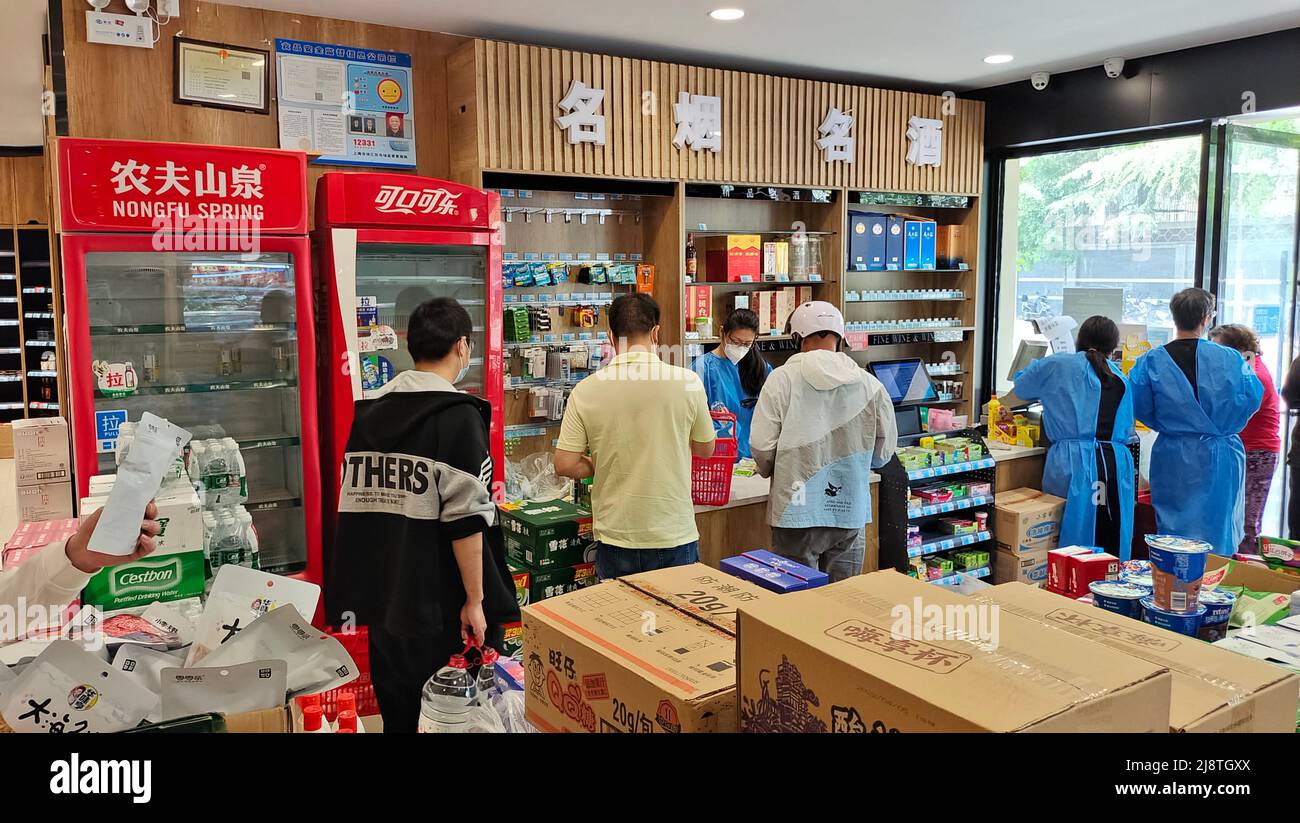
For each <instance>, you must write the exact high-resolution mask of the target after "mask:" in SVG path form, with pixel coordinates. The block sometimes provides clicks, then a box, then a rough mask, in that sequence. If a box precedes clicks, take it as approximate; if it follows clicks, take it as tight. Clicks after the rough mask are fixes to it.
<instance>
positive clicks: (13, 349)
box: [0, 346, 23, 354]
mask: <svg viewBox="0 0 1300 823" xmlns="http://www.w3.org/2000/svg"><path fill="white" fill-rule="evenodd" d="M22 353H23V350H22V348H20V347H19V346H6V347H5V348H2V349H0V354H22Z"/></svg>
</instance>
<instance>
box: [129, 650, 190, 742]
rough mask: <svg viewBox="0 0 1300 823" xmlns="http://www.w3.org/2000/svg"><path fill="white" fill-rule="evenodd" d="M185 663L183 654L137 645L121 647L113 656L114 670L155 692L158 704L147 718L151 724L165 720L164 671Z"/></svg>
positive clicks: (156, 703)
mask: <svg viewBox="0 0 1300 823" xmlns="http://www.w3.org/2000/svg"><path fill="white" fill-rule="evenodd" d="M178 655H179V656H178ZM183 662H185V654H184V653H183V652H182V653H178V652H165V651H161V650H159V649H154V648H150V647H148V646H141V645H138V644H135V643H127V644H125V645H123V646H120V647H119V648H118V650H117V654H116V655H114V656H113V668H115V669H117V670H118V671H119V672H121V673H122V674H123V675H125V676H126V677H128V678H130V679H132V680H134V681H135V682H136V683H137V684H138V685H140V686H142V687H143V688H145V689H148V690H149V691H150V692H153V694H154V697H155V698H156V702H155V704H154V707H153V709H152V710H150V712H149V716H148V718H147V719H148V721H149V722H150V723H157V722H159V721H161V720H162V719H163V718H162V673H163V669H174V668H176V667H177V666H180V665H181V664H182V663H183Z"/></svg>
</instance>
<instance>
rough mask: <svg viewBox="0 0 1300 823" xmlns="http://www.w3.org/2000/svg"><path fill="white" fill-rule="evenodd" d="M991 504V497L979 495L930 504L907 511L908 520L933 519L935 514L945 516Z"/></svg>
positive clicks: (989, 495)
mask: <svg viewBox="0 0 1300 823" xmlns="http://www.w3.org/2000/svg"><path fill="white" fill-rule="evenodd" d="M992 502H993V495H991V494H981V495H976V496H975V497H963V498H961V499H960V500H949V501H947V502H945V503H931V504H930V505H928V506H920V507H917V508H911V509H908V510H907V519H908V520H919V519H921V518H923V517H934V516H935V515H936V514H947V513H948V512H958V511H962V510H964V509H973V508H975V507H976V506H987V505H989V504H991V503H992Z"/></svg>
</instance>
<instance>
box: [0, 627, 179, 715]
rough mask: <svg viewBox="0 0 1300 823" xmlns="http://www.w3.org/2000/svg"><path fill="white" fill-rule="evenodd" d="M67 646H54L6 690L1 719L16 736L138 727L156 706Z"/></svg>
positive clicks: (127, 680) (59, 642)
mask: <svg viewBox="0 0 1300 823" xmlns="http://www.w3.org/2000/svg"><path fill="white" fill-rule="evenodd" d="M157 699H158V698H157V695H155V694H153V693H152V692H150V691H149V690H148V689H146V688H144V687H142V686H140V685H139V684H138V683H136V682H135V681H134V680H132V678H130V677H127V676H125V675H123V674H122V673H121V672H119V671H117V670H116V669H114V668H113V667H112V666H110V665H108V664H107V663H105V662H104V661H103V660H101V659H99V658H98V657H96V656H95V655H93V654H91V653H90V652H88V651H86V650H85V649H83V648H81V646H79V645H77V644H76V643H73V642H72V641H71V640H63V639H59V640H55V641H54V642H52V643H51V644H50V645H49V647H48V648H46V650H45V651H44V652H42V653H41V655H40V657H38V658H36V659H35V660H34V661H32V663H31V664H30V665H28V666H27V667H26V668H25V669H24V670H23V673H22V674H21V675H19V676H18V679H17V680H15V681H14V682H12V683H9V684H7V686H6V688H5V695H4V700H3V701H2V702H0V715H3V717H4V719H5V722H6V723H8V724H9V726H10V728H12V729H13V730H14V731H16V732H36V733H46V734H76V733H80V732H116V731H121V730H122V729H129V728H132V727H134V726H138V725H140V723H142V722H144V720H145V718H147V717H148V716H149V712H150V711H152V710H153V708H154V705H155V703H156V702H157Z"/></svg>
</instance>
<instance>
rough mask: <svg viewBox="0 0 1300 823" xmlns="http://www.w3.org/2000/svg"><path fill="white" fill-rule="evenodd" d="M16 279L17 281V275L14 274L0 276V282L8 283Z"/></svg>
mask: <svg viewBox="0 0 1300 823" xmlns="http://www.w3.org/2000/svg"><path fill="white" fill-rule="evenodd" d="M17 279H18V275H16V274H0V280H5V281H8V280H17Z"/></svg>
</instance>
